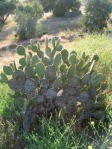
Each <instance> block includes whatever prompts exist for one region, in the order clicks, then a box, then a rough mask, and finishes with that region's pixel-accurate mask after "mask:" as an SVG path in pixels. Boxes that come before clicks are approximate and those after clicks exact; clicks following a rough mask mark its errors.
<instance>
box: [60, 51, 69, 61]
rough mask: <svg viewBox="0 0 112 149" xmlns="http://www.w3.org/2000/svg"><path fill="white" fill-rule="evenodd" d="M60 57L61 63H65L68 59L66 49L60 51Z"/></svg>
mask: <svg viewBox="0 0 112 149" xmlns="http://www.w3.org/2000/svg"><path fill="white" fill-rule="evenodd" d="M61 55H62V60H63V62H65V61H66V60H67V58H68V51H67V50H66V49H64V50H62V51H61Z"/></svg>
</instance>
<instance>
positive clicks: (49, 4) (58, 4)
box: [41, 0, 80, 17]
mask: <svg viewBox="0 0 112 149" xmlns="http://www.w3.org/2000/svg"><path fill="white" fill-rule="evenodd" d="M41 2H42V4H43V7H44V10H45V11H51V10H52V11H53V15H54V16H57V17H60V16H64V15H65V12H68V11H69V10H70V9H71V10H73V11H76V10H79V8H80V2H79V1H78V0H55V1H52V0H42V1H41Z"/></svg>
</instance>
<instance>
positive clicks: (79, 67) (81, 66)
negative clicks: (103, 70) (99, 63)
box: [77, 59, 84, 70]
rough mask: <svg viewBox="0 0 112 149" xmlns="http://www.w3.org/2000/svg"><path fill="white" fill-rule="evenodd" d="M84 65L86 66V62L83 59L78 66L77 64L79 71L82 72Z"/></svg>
mask: <svg viewBox="0 0 112 149" xmlns="http://www.w3.org/2000/svg"><path fill="white" fill-rule="evenodd" d="M83 65H84V60H83V59H81V60H80V61H79V62H78V64H77V69H78V70H81V69H82V68H83Z"/></svg>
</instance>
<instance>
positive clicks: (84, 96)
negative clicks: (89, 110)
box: [79, 92, 89, 102]
mask: <svg viewBox="0 0 112 149" xmlns="http://www.w3.org/2000/svg"><path fill="white" fill-rule="evenodd" d="M87 100H89V94H88V92H82V93H81V94H80V96H79V101H80V102H85V101H87Z"/></svg>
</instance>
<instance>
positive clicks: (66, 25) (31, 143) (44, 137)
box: [0, 0, 112, 149]
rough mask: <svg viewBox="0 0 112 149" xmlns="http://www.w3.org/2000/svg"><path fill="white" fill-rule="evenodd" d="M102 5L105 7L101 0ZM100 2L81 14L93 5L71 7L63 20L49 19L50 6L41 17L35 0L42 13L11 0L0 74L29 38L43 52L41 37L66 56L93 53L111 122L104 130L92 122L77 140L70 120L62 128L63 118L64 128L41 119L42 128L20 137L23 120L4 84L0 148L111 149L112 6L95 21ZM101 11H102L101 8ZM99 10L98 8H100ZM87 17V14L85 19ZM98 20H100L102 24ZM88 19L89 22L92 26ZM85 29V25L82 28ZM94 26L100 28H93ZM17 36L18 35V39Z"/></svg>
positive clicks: (0, 42)
mask: <svg viewBox="0 0 112 149" xmlns="http://www.w3.org/2000/svg"><path fill="white" fill-rule="evenodd" d="M62 1H64V0H62ZM100 1H101V2H103V0H100ZM100 1H99V0H93V2H96V3H95V4H94V7H92V8H95V9H91V8H90V9H91V10H90V9H88V10H87V9H86V10H85V8H86V6H87V5H86V6H85V2H88V4H89V5H90V2H91V0H83V1H80V7H79V9H78V10H76V9H75V10H74V8H71V9H68V10H69V11H68V10H67V11H68V12H66V13H65V16H61V17H57V16H53V10H52V9H53V7H52V6H51V8H50V10H51V11H49V9H48V12H46V13H45V11H44V6H43V5H42V4H41V2H39V1H38V0H36V1H35V2H36V3H40V5H39V4H37V5H36V6H37V7H39V8H40V9H38V10H39V12H36V10H37V9H34V8H33V3H32V5H30V4H31V3H30V2H29V1H26V2H20V3H18V2H17V1H11V3H12V2H14V6H15V7H16V9H15V7H12V6H11V7H10V8H11V11H10V9H9V11H8V17H7V19H6V20H5V22H3V23H1V26H0V62H1V63H0V70H1V71H2V67H3V65H8V64H9V63H10V62H11V61H13V60H14V59H15V60H16V61H18V59H19V57H18V55H17V54H16V52H15V48H16V46H17V45H18V44H22V45H24V46H27V44H28V43H29V39H31V38H33V39H34V41H35V42H36V43H37V42H40V43H41V48H42V49H43V50H44V48H45V47H44V44H43V43H44V41H45V38H46V37H48V38H49V40H51V38H52V37H54V38H58V39H60V41H61V44H62V46H63V48H67V49H68V51H69V52H70V51H72V50H75V51H77V53H78V54H79V55H81V53H82V52H83V51H85V52H86V53H87V54H89V55H92V54H93V53H97V54H98V55H99V57H100V60H99V61H98V64H97V66H96V67H95V68H96V70H97V71H98V72H101V73H102V74H103V75H104V76H105V78H106V80H107V81H108V92H107V94H106V100H105V102H106V105H107V106H106V111H107V113H108V114H107V115H108V119H109V122H108V123H109V125H108V129H107V128H106V126H105V125H103V124H102V123H99V125H98V128H96V127H95V126H94V122H93V121H91V122H89V124H88V126H87V127H85V129H83V131H80V133H79V134H78V135H76V134H74V131H73V129H72V128H73V126H74V123H76V121H77V120H76V119H75V118H74V117H73V118H72V119H71V121H69V123H66V122H65V121H64V119H63V121H62V125H61V126H60V125H59V120H58V119H57V118H55V119H54V118H53V117H52V116H51V117H50V118H49V119H45V118H44V117H43V118H41V119H40V123H42V125H40V126H39V127H36V128H35V130H33V131H32V132H31V133H27V132H24V131H23V130H22V129H21V118H20V115H19V113H18V112H17V109H16V107H15V105H14V99H13V98H11V97H10V94H12V91H11V90H10V89H9V88H8V86H7V85H6V84H0V148H1V149H23V148H25V149H37V148H38V149H45V148H46V149H63V147H64V148H65V149H111V147H112V14H111V12H112V6H111V5H108V6H109V7H106V12H100V15H97V16H96V11H97V12H99V11H98V10H99V8H98V9H97V7H98V2H100ZM4 2H5V0H3V1H2V0H1V1H0V7H3V6H2V4H3V3H4ZM75 2H76V1H75ZM105 2H106V1H105ZM110 2H111V1H110ZM110 2H109V3H110ZM29 3H30V4H29ZM27 4H28V6H27ZM45 4H46V3H45ZM19 6H20V8H21V9H23V13H22V14H20V15H18V14H19V13H20V12H21V9H20V8H19ZM25 6H26V7H25ZM75 6H76V5H74V7H75ZM104 6H106V4H105V3H104ZM31 7H32V8H31ZM99 7H101V6H100V5H99ZM26 8H28V9H26ZM61 9H62V8H61ZM0 10H2V9H0ZM24 10H25V11H24ZM29 10H32V11H33V13H32V14H37V15H36V16H33V15H32V14H31V12H32V11H29ZM101 11H102V9H101ZM18 12H19V13H18ZM29 12H30V13H29ZM74 12H75V13H74ZM89 12H91V13H89ZM6 14H7V12H5V16H6ZM23 14H24V15H23ZM88 14H91V15H90V16H89V15H88ZM0 16H1V13H0ZM22 17H23V20H22V21H21V19H20V18H22ZM85 17H86V19H85ZM91 17H92V18H91ZM101 17H103V19H101ZM88 18H89V19H90V20H92V24H91V23H90V20H89V19H88ZM105 18H106V19H105ZM24 19H25V20H24ZM0 20H1V18H0ZM85 20H86V21H85ZM88 20H89V21H88ZM93 20H95V24H93V23H94V21H93ZM25 21H26V22H25ZM102 21H104V26H100V25H103V23H101V22H102ZM85 22H86V23H85ZM87 22H89V23H87ZM30 23H31V24H30ZM33 23H34V24H33ZM97 23H98V24H97ZM85 24H87V25H86V26H85ZM95 25H98V26H97V27H98V28H96V26H95ZM88 26H89V27H88ZM85 28H86V30H85ZM87 28H88V29H87ZM21 29H22V31H21ZM30 29H31V30H30ZM32 29H33V30H32ZM99 29H101V30H99ZM29 31H31V32H29ZM85 31H86V32H85ZM88 31H89V32H88ZM20 33H22V36H21V34H20ZM23 33H24V35H23ZM90 130H91V131H90Z"/></svg>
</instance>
